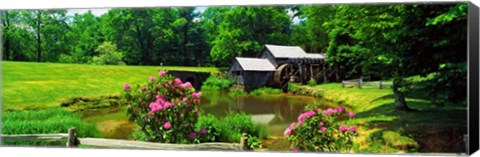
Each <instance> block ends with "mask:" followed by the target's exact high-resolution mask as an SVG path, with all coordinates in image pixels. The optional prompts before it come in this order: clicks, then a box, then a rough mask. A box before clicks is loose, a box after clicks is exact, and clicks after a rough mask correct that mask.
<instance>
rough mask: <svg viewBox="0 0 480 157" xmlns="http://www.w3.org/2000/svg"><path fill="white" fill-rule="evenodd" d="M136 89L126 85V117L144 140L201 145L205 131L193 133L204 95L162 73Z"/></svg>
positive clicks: (189, 85)
mask: <svg viewBox="0 0 480 157" xmlns="http://www.w3.org/2000/svg"><path fill="white" fill-rule="evenodd" d="M145 81H146V82H147V83H146V84H145V85H142V86H140V85H137V88H134V87H133V86H130V85H128V84H126V85H124V96H125V98H126V100H127V105H128V110H127V112H128V113H127V114H128V115H129V116H130V120H132V121H134V122H136V123H137V124H138V125H139V126H140V127H141V131H142V133H143V134H144V137H145V140H147V141H151V142H162V143H198V142H200V141H199V140H198V139H199V138H201V137H200V136H204V135H205V134H206V133H205V130H204V129H203V130H198V131H196V130H194V129H195V124H196V122H197V120H198V105H200V96H201V94H202V93H201V92H196V91H195V89H194V88H193V87H192V84H191V83H190V82H182V80H180V79H179V78H174V77H173V76H171V75H168V74H167V73H166V72H165V71H160V72H159V73H158V76H157V77H154V76H150V78H148V80H147V79H146V80H145Z"/></svg>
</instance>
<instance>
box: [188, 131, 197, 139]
mask: <svg viewBox="0 0 480 157" xmlns="http://www.w3.org/2000/svg"><path fill="white" fill-rule="evenodd" d="M196 136H197V134H195V133H194V132H192V133H190V135H188V137H189V138H190V139H193V138H195V137H196Z"/></svg>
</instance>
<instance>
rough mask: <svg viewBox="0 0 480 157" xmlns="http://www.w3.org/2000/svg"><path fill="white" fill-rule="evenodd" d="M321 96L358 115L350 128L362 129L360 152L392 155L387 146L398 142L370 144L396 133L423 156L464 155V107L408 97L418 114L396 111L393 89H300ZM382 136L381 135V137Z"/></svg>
mask: <svg viewBox="0 0 480 157" xmlns="http://www.w3.org/2000/svg"><path fill="white" fill-rule="evenodd" d="M301 87H303V88H307V89H315V90H319V91H321V92H322V96H323V97H324V98H325V99H328V100H331V101H334V102H338V103H341V104H343V105H346V106H348V107H349V108H350V109H352V110H354V112H356V116H355V117H356V118H355V119H354V120H353V121H350V123H351V124H356V125H358V126H359V128H358V130H359V138H357V143H359V145H360V146H359V147H358V148H357V150H356V151H359V152H378V151H379V149H381V152H391V153H395V152H397V151H398V150H397V149H392V148H388V147H389V146H387V145H399V143H400V144H401V143H402V142H401V141H399V139H398V138H390V139H389V138H386V139H382V140H378V137H376V138H377V140H376V141H375V140H369V139H368V138H373V137H375V136H376V135H379V134H380V133H382V132H388V131H391V132H396V133H398V134H400V135H402V136H405V137H409V138H412V139H413V140H415V141H416V142H417V143H418V144H419V145H420V150H418V151H420V152H462V151H464V147H463V134H465V133H466V129H467V107H466V104H464V103H458V104H454V103H447V104H446V105H445V106H443V107H437V106H435V105H432V104H431V103H430V101H429V99H428V98H427V96H426V95H425V93H424V92H422V91H410V92H408V93H407V99H406V101H407V105H408V106H409V107H410V108H413V109H415V110H416V111H411V112H404V111H397V110H396V109H395V108H396V105H395V98H394V95H393V91H392V89H373V88H370V89H368V88H365V89H359V88H342V85H341V84H340V83H328V84H321V85H317V86H313V87H311V86H301ZM380 135H381V134H380Z"/></svg>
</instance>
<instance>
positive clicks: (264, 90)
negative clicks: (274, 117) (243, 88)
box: [250, 87, 283, 96]
mask: <svg viewBox="0 0 480 157" xmlns="http://www.w3.org/2000/svg"><path fill="white" fill-rule="evenodd" d="M281 93H283V92H282V90H280V89H275V88H268V87H262V88H258V89H255V90H253V91H252V92H250V94H253V95H256V96H259V95H263V94H281Z"/></svg>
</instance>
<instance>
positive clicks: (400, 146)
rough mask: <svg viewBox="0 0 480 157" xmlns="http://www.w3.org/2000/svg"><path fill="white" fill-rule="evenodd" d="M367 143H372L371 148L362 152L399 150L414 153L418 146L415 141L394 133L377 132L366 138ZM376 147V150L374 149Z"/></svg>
mask: <svg viewBox="0 0 480 157" xmlns="http://www.w3.org/2000/svg"><path fill="white" fill-rule="evenodd" d="M367 142H369V143H372V148H367V149H366V150H363V151H367V152H368V151H370V152H374V151H378V150H382V149H383V150H385V151H386V152H392V153H393V152H398V151H400V150H403V151H408V152H415V151H418V148H419V145H418V144H417V142H415V140H413V139H411V138H409V137H406V136H402V135H400V134H399V133H398V132H394V131H377V132H374V133H371V134H370V135H368V136H367ZM374 147H376V148H374Z"/></svg>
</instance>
